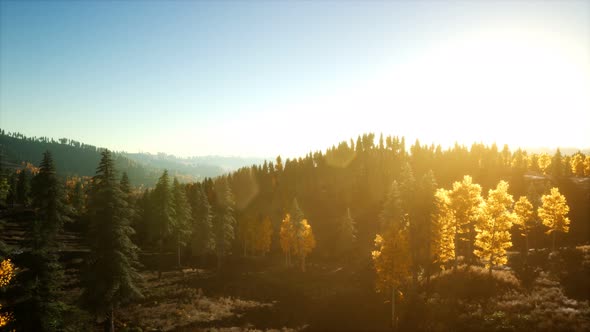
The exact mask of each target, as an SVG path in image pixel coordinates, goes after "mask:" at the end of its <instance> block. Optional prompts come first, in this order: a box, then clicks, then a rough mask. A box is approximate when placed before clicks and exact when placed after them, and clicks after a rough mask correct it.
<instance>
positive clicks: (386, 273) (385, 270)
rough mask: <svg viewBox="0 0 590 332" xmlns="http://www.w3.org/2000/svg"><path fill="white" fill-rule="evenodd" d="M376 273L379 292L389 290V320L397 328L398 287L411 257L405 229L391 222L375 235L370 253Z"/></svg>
mask: <svg viewBox="0 0 590 332" xmlns="http://www.w3.org/2000/svg"><path fill="white" fill-rule="evenodd" d="M371 254H372V258H373V266H374V268H375V272H376V274H377V279H376V285H375V286H376V289H377V292H380V293H385V294H387V293H389V292H391V322H392V327H393V328H394V330H395V329H397V321H398V319H397V312H396V304H397V302H398V301H397V298H398V296H397V295H398V294H399V293H400V292H399V289H400V287H401V286H402V285H403V284H404V283H406V282H407V280H408V278H409V277H410V275H411V271H410V267H411V258H410V248H409V242H408V232H407V230H405V229H403V228H401V227H400V225H399V224H397V223H392V224H390V225H389V226H388V229H386V230H385V232H384V233H383V235H381V234H377V236H376V237H375V250H374V251H373V252H372V253H371Z"/></svg>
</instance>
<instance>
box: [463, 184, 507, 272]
mask: <svg viewBox="0 0 590 332" xmlns="http://www.w3.org/2000/svg"><path fill="white" fill-rule="evenodd" d="M513 202H514V199H512V195H510V194H508V182H506V181H500V183H498V185H497V186H496V189H490V191H489V193H488V198H487V199H486V200H485V202H484V203H483V204H482V206H481V208H480V213H479V221H478V223H477V224H476V226H475V231H476V233H477V235H476V237H475V246H476V247H477V248H478V249H475V250H474V251H473V252H474V254H475V255H476V256H477V257H479V258H480V259H483V260H484V261H485V262H486V267H487V268H489V271H490V274H491V273H492V268H493V267H494V266H498V265H501V264H506V263H507V262H508V259H507V257H506V249H508V248H510V247H511V246H512V242H511V241H510V228H511V227H512V222H513V220H514V214H512V213H511V212H510V211H509V209H510V207H511V206H512V203H513Z"/></svg>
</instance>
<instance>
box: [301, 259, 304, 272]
mask: <svg viewBox="0 0 590 332" xmlns="http://www.w3.org/2000/svg"><path fill="white" fill-rule="evenodd" d="M301 272H305V256H301Z"/></svg>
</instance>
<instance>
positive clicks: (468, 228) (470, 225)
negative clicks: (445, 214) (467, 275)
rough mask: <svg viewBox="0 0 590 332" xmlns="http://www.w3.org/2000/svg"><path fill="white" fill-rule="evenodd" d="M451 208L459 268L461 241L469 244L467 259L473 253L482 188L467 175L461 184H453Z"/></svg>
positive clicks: (450, 193)
mask: <svg viewBox="0 0 590 332" xmlns="http://www.w3.org/2000/svg"><path fill="white" fill-rule="evenodd" d="M448 195H449V199H450V205H449V206H450V208H451V210H452V212H453V223H454V224H453V225H452V226H451V227H452V230H453V231H454V232H455V234H454V237H455V266H454V268H455V269H456V268H457V257H458V256H459V253H458V251H459V241H464V242H466V244H467V252H466V255H467V257H466V258H467V259H469V260H471V257H469V255H472V253H473V242H474V240H475V234H474V232H475V230H474V227H475V221H476V220H477V216H478V212H479V206H480V204H481V202H482V199H481V186H480V185H479V184H476V183H473V179H472V178H471V176H469V175H465V176H464V177H463V180H462V181H461V182H458V181H457V182H455V183H453V189H452V190H450V191H449V194H448Z"/></svg>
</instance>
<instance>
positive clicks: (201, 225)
mask: <svg viewBox="0 0 590 332" xmlns="http://www.w3.org/2000/svg"><path fill="white" fill-rule="evenodd" d="M191 212H192V221H193V225H192V233H191V251H192V254H193V255H197V256H199V257H203V256H204V255H205V254H208V253H210V252H212V251H213V250H214V249H215V239H214V236H213V224H212V219H213V215H212V209H211V204H209V200H208V199H207V195H206V194H205V189H204V188H203V186H202V185H200V186H198V187H196V188H195V193H194V195H193V197H192V199H191Z"/></svg>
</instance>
